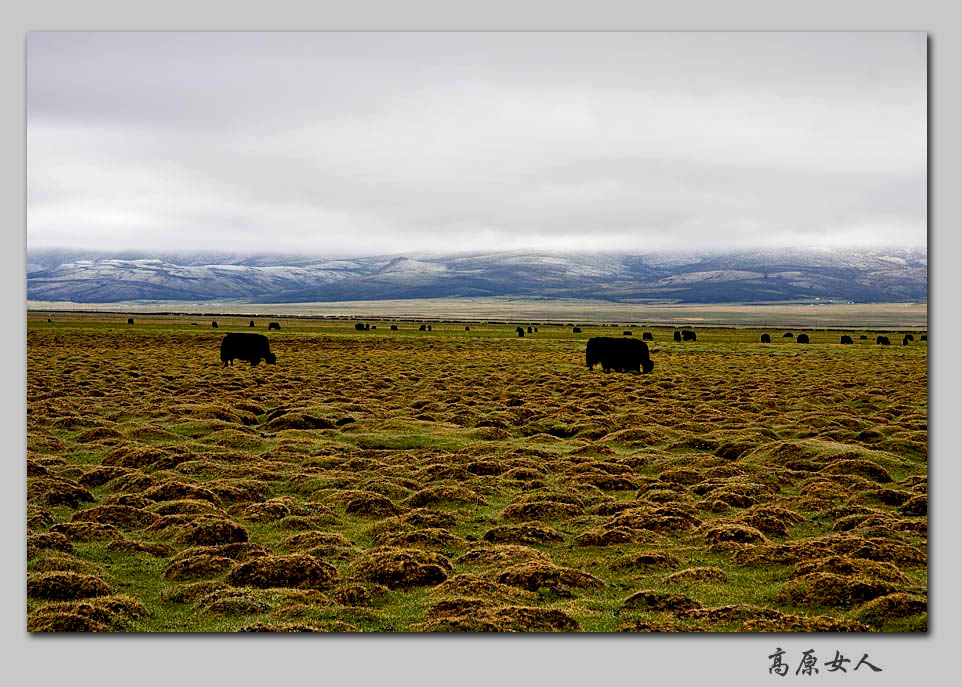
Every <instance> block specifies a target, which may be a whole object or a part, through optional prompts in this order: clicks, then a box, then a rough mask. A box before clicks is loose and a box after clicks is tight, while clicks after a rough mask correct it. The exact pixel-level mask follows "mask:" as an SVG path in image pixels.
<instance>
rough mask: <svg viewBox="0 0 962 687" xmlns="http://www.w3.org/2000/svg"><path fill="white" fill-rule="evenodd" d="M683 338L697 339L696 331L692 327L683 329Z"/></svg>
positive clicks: (685, 339)
mask: <svg viewBox="0 0 962 687" xmlns="http://www.w3.org/2000/svg"><path fill="white" fill-rule="evenodd" d="M681 340H682V341H695V332H693V331H692V330H690V329H682V330H681Z"/></svg>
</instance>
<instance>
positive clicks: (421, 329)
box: [418, 324, 428, 332]
mask: <svg viewBox="0 0 962 687" xmlns="http://www.w3.org/2000/svg"><path fill="white" fill-rule="evenodd" d="M427 330H428V326H427V325H426V324H422V325H421V326H420V327H418V331H419V332H426V331H427Z"/></svg>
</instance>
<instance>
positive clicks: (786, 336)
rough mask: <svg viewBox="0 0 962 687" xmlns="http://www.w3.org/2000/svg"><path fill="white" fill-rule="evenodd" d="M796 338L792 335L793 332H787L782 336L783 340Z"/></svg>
mask: <svg viewBox="0 0 962 687" xmlns="http://www.w3.org/2000/svg"><path fill="white" fill-rule="evenodd" d="M794 337H795V335H794V334H792V333H791V332H785V333H784V334H782V338H783V339H791V338H794Z"/></svg>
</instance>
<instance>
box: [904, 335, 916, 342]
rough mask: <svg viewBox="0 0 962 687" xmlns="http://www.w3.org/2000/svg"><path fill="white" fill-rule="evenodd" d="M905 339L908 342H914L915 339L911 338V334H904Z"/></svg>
mask: <svg viewBox="0 0 962 687" xmlns="http://www.w3.org/2000/svg"><path fill="white" fill-rule="evenodd" d="M905 338H906V339H908V340H909V341H915V337H914V336H912V335H911V334H906V335H905Z"/></svg>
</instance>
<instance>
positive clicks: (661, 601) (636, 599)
mask: <svg viewBox="0 0 962 687" xmlns="http://www.w3.org/2000/svg"><path fill="white" fill-rule="evenodd" d="M695 608H701V604H699V603H698V602H697V601H695V600H694V599H690V598H689V597H687V596H685V595H684V594H668V593H665V592H656V591H655V590H653V589H643V590H641V591H639V592H635V593H634V594H632V595H631V596H629V597H628V598H627V599H625V603H624V604H623V605H622V609H633V610H642V611H671V612H678V611H689V610H692V609H695Z"/></svg>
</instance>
